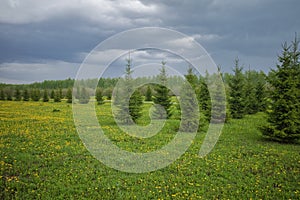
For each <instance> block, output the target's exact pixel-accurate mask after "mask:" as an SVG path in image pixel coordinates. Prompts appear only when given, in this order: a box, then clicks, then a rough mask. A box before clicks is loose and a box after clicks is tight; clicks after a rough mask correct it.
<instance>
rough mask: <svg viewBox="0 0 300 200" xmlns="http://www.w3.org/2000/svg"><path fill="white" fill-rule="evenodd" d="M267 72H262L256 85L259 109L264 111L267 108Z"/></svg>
mask: <svg viewBox="0 0 300 200" xmlns="http://www.w3.org/2000/svg"><path fill="white" fill-rule="evenodd" d="M265 83H266V81H265V74H264V73H263V72H260V73H259V75H258V80H257V82H256V85H255V96H256V102H257V111H258V112H262V111H265V110H266V93H267V91H266V88H265Z"/></svg>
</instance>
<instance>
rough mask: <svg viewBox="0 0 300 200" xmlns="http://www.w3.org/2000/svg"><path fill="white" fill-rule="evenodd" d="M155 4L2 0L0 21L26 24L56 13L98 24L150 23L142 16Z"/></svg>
mask: <svg viewBox="0 0 300 200" xmlns="http://www.w3.org/2000/svg"><path fill="white" fill-rule="evenodd" d="M158 10H159V8H158V7H157V6H156V5H154V4H150V5H145V4H143V3H141V2H140V1H139V0H132V1H125V0H117V1H109V0H84V1H83V0H64V1H60V0H43V1H36V0H22V1H19V0H5V1H4V2H3V3H2V5H1V7H0V22H3V23H12V24H26V23H34V22H42V21H45V20H50V19H55V18H60V17H66V16H71V17H79V18H84V19H87V20H89V21H92V22H94V23H98V24H106V25H108V26H109V25H110V26H113V25H119V26H130V25H132V23H134V20H135V19H140V20H139V22H145V23H150V22H149V21H148V20H147V19H145V16H149V15H152V17H151V18H153V19H154V17H155V13H157V12H158Z"/></svg>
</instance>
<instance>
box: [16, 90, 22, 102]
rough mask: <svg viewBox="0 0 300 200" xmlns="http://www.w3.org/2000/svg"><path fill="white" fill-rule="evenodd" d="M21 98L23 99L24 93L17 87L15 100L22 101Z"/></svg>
mask: <svg viewBox="0 0 300 200" xmlns="http://www.w3.org/2000/svg"><path fill="white" fill-rule="evenodd" d="M21 99H22V94H21V92H20V89H19V88H16V91H15V101H21Z"/></svg>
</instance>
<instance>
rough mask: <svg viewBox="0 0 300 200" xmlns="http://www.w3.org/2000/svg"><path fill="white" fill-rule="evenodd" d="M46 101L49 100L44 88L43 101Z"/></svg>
mask: <svg viewBox="0 0 300 200" xmlns="http://www.w3.org/2000/svg"><path fill="white" fill-rule="evenodd" d="M48 101H49V96H48V91H47V90H46V89H45V90H44V94H43V102H48Z"/></svg>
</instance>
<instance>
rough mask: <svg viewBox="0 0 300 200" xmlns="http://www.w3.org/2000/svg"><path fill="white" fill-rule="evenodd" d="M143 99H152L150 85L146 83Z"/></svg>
mask: <svg viewBox="0 0 300 200" xmlns="http://www.w3.org/2000/svg"><path fill="white" fill-rule="evenodd" d="M145 101H152V90H151V87H150V86H149V85H148V87H147V91H146V95H145Z"/></svg>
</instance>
